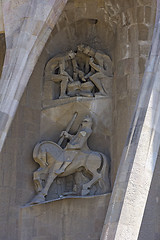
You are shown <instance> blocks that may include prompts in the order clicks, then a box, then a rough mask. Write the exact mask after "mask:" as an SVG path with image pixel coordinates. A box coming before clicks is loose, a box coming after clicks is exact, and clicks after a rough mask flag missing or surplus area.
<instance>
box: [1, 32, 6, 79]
mask: <svg viewBox="0 0 160 240" xmlns="http://www.w3.org/2000/svg"><path fill="white" fill-rule="evenodd" d="M0 49H1V51H0V77H1V74H2V68H3V63H4V57H5V52H6V41H5V34H4V33H0Z"/></svg>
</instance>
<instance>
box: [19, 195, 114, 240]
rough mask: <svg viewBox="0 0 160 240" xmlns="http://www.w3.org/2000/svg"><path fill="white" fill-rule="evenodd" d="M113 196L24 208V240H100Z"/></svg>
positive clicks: (22, 236) (22, 227)
mask: <svg viewBox="0 0 160 240" xmlns="http://www.w3.org/2000/svg"><path fill="white" fill-rule="evenodd" d="M109 200H110V194H104V195H101V196H94V197H83V198H80V197H75V198H65V199H60V200H55V201H50V202H46V203H43V204H38V205H32V206H27V207H23V208H22V209H21V211H20V224H21V226H20V239H23V240H71V239H74V240H82V239H85V240H89V239H92V240H99V239H100V235H101V231H102V227H103V223H104V219H105V214H106V211H107V207H108V204H109Z"/></svg>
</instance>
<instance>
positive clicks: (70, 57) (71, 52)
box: [68, 50, 76, 59]
mask: <svg viewBox="0 0 160 240" xmlns="http://www.w3.org/2000/svg"><path fill="white" fill-rule="evenodd" d="M75 56H76V53H75V52H73V51H72V50H71V51H69V53H68V57H69V59H73V58H75Z"/></svg>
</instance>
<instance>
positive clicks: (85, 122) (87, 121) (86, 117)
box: [82, 115, 93, 127]
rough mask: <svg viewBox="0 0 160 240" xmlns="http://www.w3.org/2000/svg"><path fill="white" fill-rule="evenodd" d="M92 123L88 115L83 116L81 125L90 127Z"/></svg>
mask: <svg viewBox="0 0 160 240" xmlns="http://www.w3.org/2000/svg"><path fill="white" fill-rule="evenodd" d="M92 124H93V120H92V118H91V117H90V116H89V115H87V116H85V117H84V119H83V121H82V126H87V127H91V126H92Z"/></svg>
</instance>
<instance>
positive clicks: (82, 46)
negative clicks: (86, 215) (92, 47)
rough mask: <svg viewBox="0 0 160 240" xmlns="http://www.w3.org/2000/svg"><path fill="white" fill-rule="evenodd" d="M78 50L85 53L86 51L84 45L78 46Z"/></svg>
mask: <svg viewBox="0 0 160 240" xmlns="http://www.w3.org/2000/svg"><path fill="white" fill-rule="evenodd" d="M77 50H78V51H79V52H83V51H84V45H83V44H80V45H78V46H77Z"/></svg>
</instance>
